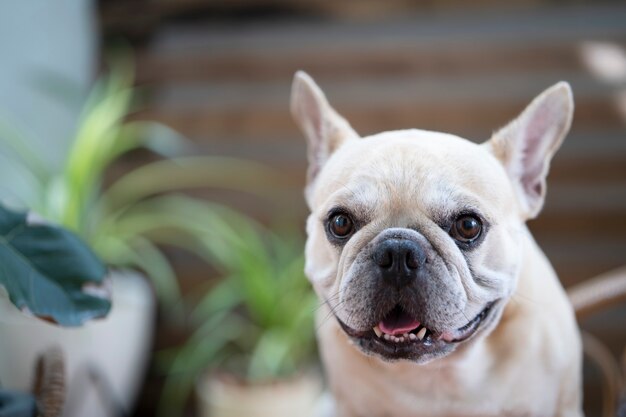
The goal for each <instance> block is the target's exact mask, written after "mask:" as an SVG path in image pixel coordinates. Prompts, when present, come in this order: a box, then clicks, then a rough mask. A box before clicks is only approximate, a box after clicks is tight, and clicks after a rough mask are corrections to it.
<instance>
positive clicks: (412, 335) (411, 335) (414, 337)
mask: <svg viewBox="0 0 626 417" xmlns="http://www.w3.org/2000/svg"><path fill="white" fill-rule="evenodd" d="M409 339H411V340H415V339H417V336H415V335H414V334H413V333H409Z"/></svg>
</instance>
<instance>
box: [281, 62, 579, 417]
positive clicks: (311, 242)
mask: <svg viewBox="0 0 626 417" xmlns="http://www.w3.org/2000/svg"><path fill="white" fill-rule="evenodd" d="M573 108H574V104H573V99H572V92H571V89H570V86H569V85H568V84H567V83H565V82H559V83H557V84H556V85H554V86H552V87H551V88H549V89H547V90H546V91H544V92H543V93H542V94H540V95H539V96H538V97H537V98H535V99H534V100H533V101H532V102H531V103H530V104H529V105H528V107H527V108H526V109H525V110H524V111H523V112H522V113H521V114H520V115H519V116H518V117H517V118H516V119H515V120H513V121H512V122H510V123H509V124H508V125H506V126H505V127H504V128H502V129H500V130H498V131H497V132H496V133H495V134H493V136H492V137H491V138H490V139H489V140H487V141H486V142H484V143H482V144H476V143H473V142H470V141H468V140H466V139H462V138H460V137H457V136H454V135H451V134H446V133H438V132H432V131H425V130H397V131H389V132H383V133H379V134H375V135H372V136H367V137H359V135H358V134H357V133H356V132H355V131H354V130H353V129H352V128H351V126H350V124H349V123H348V122H347V121H346V120H345V119H344V118H342V117H341V116H340V115H339V114H338V113H337V112H336V111H335V110H334V109H333V108H332V107H331V106H330V105H329V103H328V101H327V99H326V98H325V96H324V94H323V92H322V91H321V89H320V88H319V87H318V86H317V85H316V84H315V82H314V81H313V80H312V79H311V78H310V77H309V76H308V75H307V74H306V73H304V72H297V73H296V75H295V77H294V81H293V86H292V94H291V113H292V115H293V117H294V119H295V121H296V123H297V125H298V126H299V127H300V129H301V130H302V131H303V133H304V135H305V136H306V138H307V142H308V164H309V165H308V172H307V184H306V188H305V198H306V201H307V204H308V206H309V208H310V210H311V214H310V216H309V217H308V220H307V225H306V228H307V242H306V248H305V252H306V254H305V255H306V265H305V270H306V274H307V276H308V278H309V280H310V281H311V283H312V285H313V287H314V289H315V291H316V293H317V295H318V296H319V299H320V304H323V306H322V307H321V308H320V309H319V312H318V320H317V326H318V340H319V345H320V351H321V356H322V360H323V362H324V366H325V370H326V374H327V377H328V381H329V387H330V391H331V393H332V397H333V398H334V414H335V415H337V416H341V417H357V416H359V417H377V416H464V417H467V416H477V417H478V416H481V417H485V416H581V415H582V408H581V407H582V405H581V403H582V394H581V379H582V375H581V373H582V371H581V364H582V348H581V337H580V333H579V330H578V327H577V324H576V320H575V316H574V312H573V309H572V307H571V305H570V303H569V301H568V298H567V296H566V293H565V292H564V290H563V287H562V286H561V284H560V282H559V280H558V277H557V275H556V273H555V272H554V270H553V268H552V266H551V265H550V263H549V261H548V260H547V258H546V256H545V255H544V254H543V252H542V251H541V249H540V248H539V246H538V245H537V244H536V242H535V241H534V239H533V237H532V236H531V234H530V232H529V230H528V229H527V227H526V224H525V223H526V221H527V220H529V219H532V218H534V217H536V216H537V215H538V213H539V212H540V210H541V208H542V205H543V202H544V197H545V194H546V176H547V174H548V168H549V165H550V159H551V158H552V156H553V155H554V153H555V152H556V151H557V149H558V148H559V146H560V144H561V142H562V141H563V139H564V137H565V135H566V134H567V132H568V130H569V128H570V125H571V121H572V115H573Z"/></svg>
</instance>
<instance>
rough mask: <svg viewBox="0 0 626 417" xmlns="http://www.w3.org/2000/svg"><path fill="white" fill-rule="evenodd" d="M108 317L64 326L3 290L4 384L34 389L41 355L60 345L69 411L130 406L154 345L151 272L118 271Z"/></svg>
mask: <svg viewBox="0 0 626 417" xmlns="http://www.w3.org/2000/svg"><path fill="white" fill-rule="evenodd" d="M111 281H112V309H111V312H110V313H109V315H108V316H107V317H106V318H105V319H101V320H93V321H91V322H88V323H86V324H85V325H84V326H82V327H78V328H63V327H59V326H56V325H53V324H49V323H46V322H44V321H42V320H39V319H36V318H33V317H29V316H26V315H24V314H22V313H21V312H20V311H19V310H18V309H17V308H15V307H14V306H13V304H11V302H10V301H9V299H8V296H7V295H6V292H4V291H0V335H2V337H0V384H1V386H2V387H4V388H9V389H16V390H26V391H31V385H32V381H33V377H34V368H35V363H36V359H37V357H38V356H39V354H41V353H42V352H44V351H46V350H48V349H49V348H51V347H54V346H57V347H59V348H60V349H61V351H62V352H63V354H64V359H65V376H66V381H67V382H66V387H67V393H66V402H65V408H64V413H63V415H64V416H90V417H100V416H103V417H104V416H112V415H114V413H117V412H118V410H116V409H115V408H114V407H115V406H116V405H117V406H119V407H122V408H123V409H124V410H130V409H131V408H132V406H133V403H134V401H135V399H136V396H137V394H138V390H139V388H140V384H141V382H142V380H143V377H144V373H145V370H146V366H147V362H148V359H149V357H150V355H149V353H150V349H151V346H152V334H153V330H154V329H153V328H154V315H155V300H154V295H153V293H152V290H151V288H150V286H149V285H148V283H147V282H146V280H145V278H144V277H143V276H141V275H139V274H137V273H135V272H131V271H112V273H111Z"/></svg>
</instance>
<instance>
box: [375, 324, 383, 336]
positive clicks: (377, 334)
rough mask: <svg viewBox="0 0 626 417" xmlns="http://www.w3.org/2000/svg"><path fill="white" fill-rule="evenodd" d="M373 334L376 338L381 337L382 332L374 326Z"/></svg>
mask: <svg viewBox="0 0 626 417" xmlns="http://www.w3.org/2000/svg"><path fill="white" fill-rule="evenodd" d="M374 333H376V336H377V337H380V336H382V334H383V331H382V330H380V328H379V327H378V326H375V327H374Z"/></svg>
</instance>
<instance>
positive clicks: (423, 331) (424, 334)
mask: <svg viewBox="0 0 626 417" xmlns="http://www.w3.org/2000/svg"><path fill="white" fill-rule="evenodd" d="M424 336H426V327H422V330H420V331H419V332H417V338H418V339H419V340H422V339H423V338H424Z"/></svg>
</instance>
